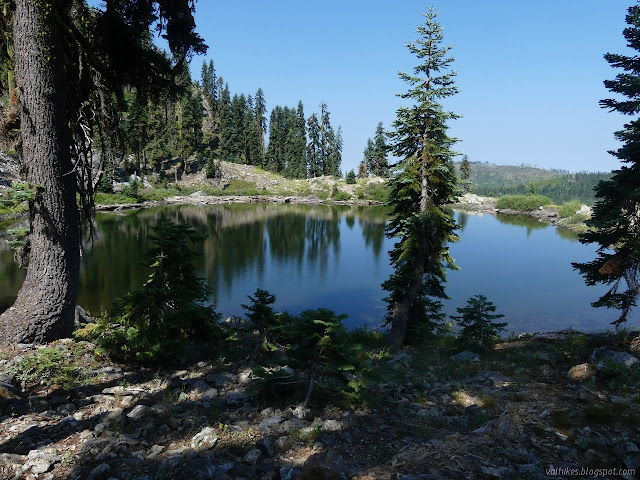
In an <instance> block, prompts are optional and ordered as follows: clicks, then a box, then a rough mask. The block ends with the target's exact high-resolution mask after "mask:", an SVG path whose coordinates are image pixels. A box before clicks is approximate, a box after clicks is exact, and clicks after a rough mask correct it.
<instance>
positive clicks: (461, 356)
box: [451, 350, 480, 362]
mask: <svg viewBox="0 0 640 480" xmlns="http://www.w3.org/2000/svg"><path fill="white" fill-rule="evenodd" d="M451 359H452V360H456V361H458V362H479V361H480V355H478V354H477V353H473V352H470V351H469V350H464V351H462V352H460V353H457V354H456V355H453V356H452V357H451Z"/></svg>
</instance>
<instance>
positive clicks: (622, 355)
mask: <svg viewBox="0 0 640 480" xmlns="http://www.w3.org/2000/svg"><path fill="white" fill-rule="evenodd" d="M606 361H609V362H613V363H617V364H620V365H622V366H624V367H626V368H631V367H632V366H633V365H636V364H638V363H640V360H638V359H637V358H636V357H634V356H633V355H631V354H629V353H627V352H617V351H615V350H609V349H607V347H599V348H596V349H595V350H594V351H593V352H592V353H591V356H590V357H589V363H592V364H596V369H597V370H603V369H605V368H606V365H605V363H606Z"/></svg>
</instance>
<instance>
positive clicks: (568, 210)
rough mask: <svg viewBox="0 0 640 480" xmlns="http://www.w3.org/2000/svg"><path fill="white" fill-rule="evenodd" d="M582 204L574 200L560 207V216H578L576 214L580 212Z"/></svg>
mask: <svg viewBox="0 0 640 480" xmlns="http://www.w3.org/2000/svg"><path fill="white" fill-rule="evenodd" d="M580 207H582V204H581V203H580V202H579V201H577V200H572V201H570V202H565V203H563V204H562V205H560V206H559V207H558V215H560V216H561V217H562V218H569V217H572V216H574V215H576V212H578V210H580Z"/></svg>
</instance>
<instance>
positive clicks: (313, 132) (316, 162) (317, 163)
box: [307, 113, 322, 178]
mask: <svg viewBox="0 0 640 480" xmlns="http://www.w3.org/2000/svg"><path fill="white" fill-rule="evenodd" d="M307 132H308V133H309V143H308V145H307V164H308V165H309V168H308V169H307V171H308V172H309V177H311V178H315V177H319V176H321V175H322V150H321V146H320V123H319V122H318V116H317V115H316V114H315V113H314V114H312V115H311V116H310V117H309V119H308V120H307Z"/></svg>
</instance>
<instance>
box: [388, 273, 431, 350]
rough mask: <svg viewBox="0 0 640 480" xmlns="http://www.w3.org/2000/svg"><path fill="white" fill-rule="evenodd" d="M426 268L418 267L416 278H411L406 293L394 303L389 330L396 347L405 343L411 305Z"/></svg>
mask: <svg viewBox="0 0 640 480" xmlns="http://www.w3.org/2000/svg"><path fill="white" fill-rule="evenodd" d="M423 270H424V269H420V268H416V272H415V278H414V279H413V280H411V283H410V285H409V288H407V290H406V291H405V292H404V295H402V297H401V298H400V299H399V300H397V301H396V302H395V303H394V304H393V310H392V313H391V315H392V316H391V331H390V332H389V337H388V342H389V344H390V345H393V346H394V347H401V346H403V345H404V342H405V339H406V337H407V329H408V327H409V312H410V310H411V305H413V302H414V300H415V299H416V297H417V296H418V293H419V291H420V286H421V285H422V271H423Z"/></svg>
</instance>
